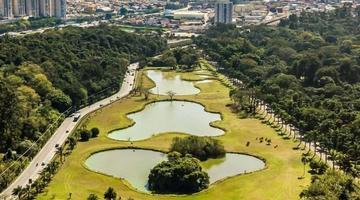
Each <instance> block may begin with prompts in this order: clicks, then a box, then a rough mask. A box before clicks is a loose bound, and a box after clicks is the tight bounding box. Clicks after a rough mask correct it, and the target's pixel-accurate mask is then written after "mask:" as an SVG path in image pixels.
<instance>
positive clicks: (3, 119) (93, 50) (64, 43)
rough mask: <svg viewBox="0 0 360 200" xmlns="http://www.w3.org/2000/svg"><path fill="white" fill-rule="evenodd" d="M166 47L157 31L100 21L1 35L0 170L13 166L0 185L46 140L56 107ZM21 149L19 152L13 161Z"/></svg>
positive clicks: (74, 103)
mask: <svg viewBox="0 0 360 200" xmlns="http://www.w3.org/2000/svg"><path fill="white" fill-rule="evenodd" d="M166 48H167V45H166V41H165V40H163V39H161V38H160V37H159V36H158V35H146V36H145V35H137V34H132V33H126V32H123V31H121V30H120V28H118V27H114V26H106V25H101V26H99V27H91V28H76V27H67V28H64V29H61V30H60V29H59V30H48V31H46V32H45V33H42V34H31V35H26V36H23V37H11V36H7V35H6V36H4V37H1V38H0V49H1V52H0V109H1V110H0V138H1V140H0V159H1V161H0V174H1V173H2V171H3V170H4V169H6V168H7V167H8V166H9V165H11V164H12V166H14V170H10V171H9V172H8V173H7V174H4V175H2V176H0V190H1V189H3V188H4V187H5V186H6V185H7V184H8V183H9V181H11V179H12V178H13V177H14V175H16V174H17V173H19V171H20V170H21V168H22V167H23V166H24V165H26V160H27V159H28V158H31V157H32V156H34V155H35V154H36V152H37V150H38V149H40V148H41V146H42V144H44V143H45V142H46V140H47V138H48V137H49V136H50V135H51V131H54V130H55V129H56V125H58V124H59V123H61V121H62V118H63V117H64V116H63V115H61V113H62V112H64V111H66V110H68V109H69V108H70V107H75V108H76V107H79V106H81V105H84V104H86V103H88V102H91V101H94V100H95V97H97V94H99V93H101V94H103V95H109V94H107V93H105V94H104V93H103V91H113V90H117V89H119V88H120V86H121V82H122V78H123V77H124V74H125V72H126V69H127V65H128V64H129V63H130V62H135V61H141V60H144V59H145V58H146V57H148V56H154V55H156V54H158V53H159V52H161V51H163V50H164V49H166ZM109 89H111V90H109ZM53 123H56V124H55V125H54V126H53V127H51V130H50V132H46V135H45V133H44V132H45V131H46V130H48V129H49V125H50V124H53ZM44 135H45V136H44ZM30 147H31V150H30V151H27V150H28V149H29V148H30ZM21 154H24V155H25V157H22V158H21V159H20V160H18V161H17V162H15V164H14V162H13V161H14V160H17V159H18V157H19V155H21Z"/></svg>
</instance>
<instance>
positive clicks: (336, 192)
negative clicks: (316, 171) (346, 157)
mask: <svg viewBox="0 0 360 200" xmlns="http://www.w3.org/2000/svg"><path fill="white" fill-rule="evenodd" d="M359 196H360V189H359V188H358V187H357V186H356V185H355V183H354V179H353V178H351V177H349V176H348V175H345V174H343V173H341V172H338V171H335V170H329V171H328V172H326V173H325V174H324V175H322V176H315V177H314V178H313V180H312V182H311V185H310V186H309V188H307V189H305V190H303V191H302V192H301V194H300V197H301V198H302V199H310V200H312V199H313V200H316V199H341V200H342V199H344V200H347V199H357V198H358V197H359Z"/></svg>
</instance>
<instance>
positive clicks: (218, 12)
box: [215, 0, 233, 24]
mask: <svg viewBox="0 0 360 200" xmlns="http://www.w3.org/2000/svg"><path fill="white" fill-rule="evenodd" d="M232 15H233V3H232V2H230V1H228V0H223V1H218V2H216V3H215V23H225V24H229V23H232Z"/></svg>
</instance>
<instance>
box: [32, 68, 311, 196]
mask: <svg viewBox="0 0 360 200" xmlns="http://www.w3.org/2000/svg"><path fill="white" fill-rule="evenodd" d="M166 73H167V74H166V76H174V75H175V74H176V73H175V72H166ZM178 74H181V75H182V76H183V77H184V78H186V79H190V80H198V79H201V77H200V76H199V75H201V74H206V75H210V76H211V74H212V73H209V72H207V71H204V70H202V71H198V72H191V73H190V72H189V73H186V74H184V73H178ZM212 78H214V79H216V77H212ZM138 82H142V84H143V86H144V87H145V88H151V87H153V86H154V83H153V82H152V81H151V80H149V78H147V77H146V76H145V75H144V74H143V72H140V73H139V76H138ZM197 86H198V87H199V88H200V89H201V92H200V93H199V94H197V95H192V96H181V97H176V99H186V100H192V101H196V102H199V103H201V104H203V105H204V106H205V107H206V110H208V111H213V112H221V114H222V118H223V119H222V120H221V121H216V122H214V123H213V125H215V126H218V127H221V128H224V129H226V133H225V135H223V136H219V137H217V138H218V139H220V140H221V141H222V142H223V144H224V146H225V148H226V150H227V151H231V152H242V153H247V154H251V155H256V156H259V157H262V158H264V159H265V160H266V165H267V167H266V168H265V169H264V170H261V171H258V172H254V173H250V174H245V175H239V176H235V177H231V178H228V179H225V180H223V181H220V182H217V183H215V184H212V185H211V186H210V187H209V188H208V189H206V190H204V191H202V192H200V193H196V194H193V195H183V196H175V195H149V194H144V193H141V192H137V191H136V190H135V189H133V188H131V186H130V185H129V184H128V183H126V181H123V180H120V179H117V178H114V177H110V176H106V175H102V174H99V173H95V172H92V171H90V170H88V169H86V168H85V167H84V166H83V163H84V161H85V160H86V159H87V157H89V156H90V155H91V153H93V152H96V151H99V150H104V149H109V148H121V147H127V146H131V147H141V148H150V149H158V150H163V151H167V150H168V149H169V147H170V144H171V140H172V138H173V137H174V136H179V135H178V134H175V133H167V134H161V135H157V136H155V137H152V138H150V139H147V140H143V141H138V142H133V144H131V143H130V142H121V141H116V140H112V139H109V138H108V137H107V136H106V135H107V133H108V132H109V131H111V130H113V129H118V128H123V127H127V126H129V125H131V124H132V123H133V122H132V121H131V120H130V119H128V118H127V117H126V114H127V113H129V112H134V111H137V110H140V109H142V108H143V107H144V105H145V104H146V103H149V102H151V101H156V100H161V99H165V98H167V97H166V96H157V95H150V98H149V99H148V100H147V101H145V100H144V99H143V97H140V96H132V97H128V98H125V99H122V100H120V101H118V102H115V103H113V104H112V105H110V106H107V107H104V108H103V109H102V110H100V111H97V112H95V113H92V114H91V115H90V116H89V118H88V120H85V121H86V122H84V123H86V124H85V125H86V126H87V127H88V128H92V127H98V128H99V129H100V135H99V137H97V138H94V139H91V140H90V141H89V142H79V143H78V145H77V147H76V148H75V150H74V151H73V152H72V154H71V155H69V156H68V157H66V161H65V162H64V164H63V165H62V167H61V168H60V170H59V172H58V173H57V174H56V175H55V176H54V178H53V181H52V182H51V183H50V185H49V186H48V187H47V188H46V189H45V191H44V193H42V194H41V195H39V196H38V199H44V200H49V199H67V198H68V196H69V193H72V198H71V199H79V200H80V199H86V198H87V196H88V195H89V194H90V193H94V194H97V195H98V196H99V197H100V198H102V197H103V193H104V191H105V190H106V189H107V188H108V187H109V186H111V187H113V188H115V190H116V192H117V193H118V195H120V196H121V197H122V199H127V198H129V197H131V198H133V199H135V200H140V199H141V200H152V199H154V200H155V199H170V200H171V199H179V200H180V199H189V200H190V199H191V200H208V199H214V200H215V199H216V200H219V199H221V200H231V199H241V200H245V199H249V200H265V199H276V200H277V199H279V200H292V199H299V193H300V192H301V190H303V189H304V188H305V187H306V186H307V185H308V184H309V183H310V174H306V176H305V178H303V179H298V177H300V176H301V175H302V174H303V164H302V163H301V153H302V152H301V151H300V150H293V147H296V146H297V143H295V142H293V141H292V140H284V139H283V138H282V137H281V136H279V135H277V134H276V132H275V130H274V129H272V128H271V127H269V126H267V125H265V124H263V123H261V121H260V120H257V119H252V118H247V119H240V118H239V117H238V115H236V114H234V113H232V112H231V111H230V109H229V108H228V107H226V104H228V103H230V102H231V100H230V98H229V97H228V93H229V89H228V88H227V87H225V86H224V85H223V84H222V83H221V82H220V81H218V80H213V81H212V82H209V83H206V84H198V85H197ZM164 123H166V122H164ZM182 136H183V135H182ZM259 137H264V138H271V141H272V143H271V145H266V142H263V143H260V142H259V141H258V140H256V138H259ZM248 141H249V142H250V145H249V146H248V147H247V146H246V143H247V142H248ZM275 145H278V147H277V148H274V146H275ZM114 159H115V158H114ZM116 159H121V158H116ZM209 162H213V161H209ZM109 164H111V163H109ZM209 164H210V163H209Z"/></svg>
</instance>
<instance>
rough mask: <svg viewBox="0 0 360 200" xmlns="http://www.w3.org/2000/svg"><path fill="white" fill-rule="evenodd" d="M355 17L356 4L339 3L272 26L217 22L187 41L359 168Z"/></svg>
mask: <svg viewBox="0 0 360 200" xmlns="http://www.w3.org/2000/svg"><path fill="white" fill-rule="evenodd" d="M340 16H342V17H340ZM359 19H360V16H359V15H358V10H354V9H351V8H349V7H347V6H345V7H344V8H339V9H337V10H336V11H334V12H327V13H303V14H302V15H301V16H300V17H297V16H292V17H290V18H289V19H288V20H283V21H282V22H281V23H280V26H279V27H269V26H254V27H248V29H247V31H245V30H241V29H237V28H236V27H235V26H233V25H219V26H216V27H213V28H211V29H210V30H209V31H208V32H207V34H206V35H205V36H200V37H198V38H197V39H195V43H196V44H197V45H198V46H200V47H201V48H202V49H204V53H205V54H206V56H207V58H208V59H211V60H213V61H216V62H217V64H218V67H219V70H222V72H223V73H226V74H227V75H229V76H230V77H232V78H237V79H239V80H241V81H242V82H243V83H244V84H245V87H247V88H250V89H251V90H252V91H254V95H255V96H256V98H258V99H261V100H264V101H265V102H266V103H268V104H270V106H271V108H272V109H273V110H274V111H275V114H276V115H279V116H281V117H282V118H283V119H285V120H286V122H287V123H292V124H293V125H294V126H295V127H296V128H298V130H299V131H300V133H301V134H302V135H303V137H304V138H305V139H306V141H311V142H313V143H314V142H316V143H315V145H317V144H319V145H320V147H321V148H322V150H323V151H325V152H327V153H329V152H330V151H332V152H333V153H335V154H336V156H333V158H336V160H337V162H338V164H340V165H341V168H343V169H344V170H345V171H347V172H350V173H352V174H353V175H359V172H360V170H359V169H360V167H359V166H360V163H359V161H360V157H359V156H360V145H359V144H360V137H359V130H360V129H359V122H360V112H359V111H360V101H359V97H360V87H359V86H360V37H359V35H360V32H359V29H358V25H356V24H359V21H360V20H359ZM294 23H295V25H292V24H294Z"/></svg>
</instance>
